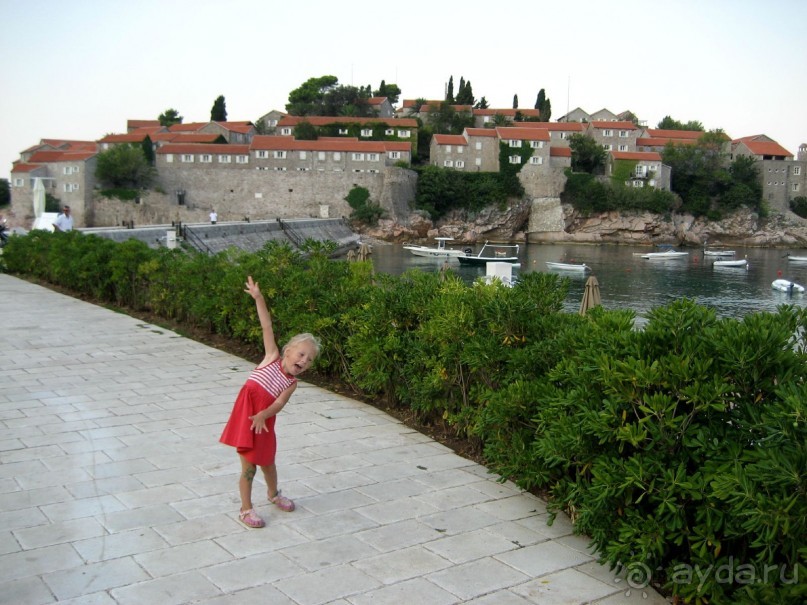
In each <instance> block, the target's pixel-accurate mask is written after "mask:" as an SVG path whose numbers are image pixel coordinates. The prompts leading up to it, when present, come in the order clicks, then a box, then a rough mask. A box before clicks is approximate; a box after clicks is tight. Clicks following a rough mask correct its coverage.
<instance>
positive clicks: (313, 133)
mask: <svg viewBox="0 0 807 605" xmlns="http://www.w3.org/2000/svg"><path fill="white" fill-rule="evenodd" d="M294 138H295V139H298V140H300V141H316V140H317V139H318V138H319V133H318V132H317V128H316V126H314V125H313V124H312V123H311V122H308V121H307V120H303V121H302V122H300V123H299V124H297V126H295V127H294Z"/></svg>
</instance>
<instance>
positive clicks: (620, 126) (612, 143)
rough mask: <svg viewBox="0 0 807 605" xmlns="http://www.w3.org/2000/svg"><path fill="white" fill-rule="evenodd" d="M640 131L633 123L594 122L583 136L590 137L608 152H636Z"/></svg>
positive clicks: (587, 127) (590, 123) (589, 124)
mask: <svg viewBox="0 0 807 605" xmlns="http://www.w3.org/2000/svg"><path fill="white" fill-rule="evenodd" d="M640 132H641V131H640V129H639V128H638V127H637V126H636V125H635V124H634V123H633V122H616V121H600V120H597V121H592V122H589V123H588V124H586V128H585V131H584V133H583V134H586V135H588V136H590V137H591V138H592V139H594V140H595V141H596V142H597V143H599V144H600V145H602V147H603V149H605V150H606V151H622V152H632V151H636V140H637V139H638V138H639V133H640Z"/></svg>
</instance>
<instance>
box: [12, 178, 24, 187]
mask: <svg viewBox="0 0 807 605" xmlns="http://www.w3.org/2000/svg"><path fill="white" fill-rule="evenodd" d="M23 183H25V179H14V186H15V187H22V186H23Z"/></svg>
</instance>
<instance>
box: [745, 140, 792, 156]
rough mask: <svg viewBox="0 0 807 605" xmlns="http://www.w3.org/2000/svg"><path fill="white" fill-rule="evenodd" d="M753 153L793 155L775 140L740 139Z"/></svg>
mask: <svg viewBox="0 0 807 605" xmlns="http://www.w3.org/2000/svg"><path fill="white" fill-rule="evenodd" d="M742 143H743V144H744V145H745V146H746V147H748V149H749V150H750V151H751V153H753V154H754V155H772V156H777V157H790V158H792V157H793V154H792V153H790V152H789V151H788V150H787V149H785V148H784V147H782V146H781V145H780V144H779V143H776V142H771V143H768V142H761V141H742Z"/></svg>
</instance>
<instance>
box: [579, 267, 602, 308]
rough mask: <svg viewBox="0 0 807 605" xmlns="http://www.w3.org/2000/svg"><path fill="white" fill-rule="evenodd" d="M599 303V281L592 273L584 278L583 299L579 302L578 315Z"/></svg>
mask: <svg viewBox="0 0 807 605" xmlns="http://www.w3.org/2000/svg"><path fill="white" fill-rule="evenodd" d="M599 304H601V301H600V283H599V282H598V281H597V278H596V277H594V276H593V275H592V276H591V277H589V278H588V280H586V290H585V292H583V300H582V302H581V303H580V315H585V314H586V312H587V311H588V310H589V309H593V308H594V307H596V306H598V305H599Z"/></svg>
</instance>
